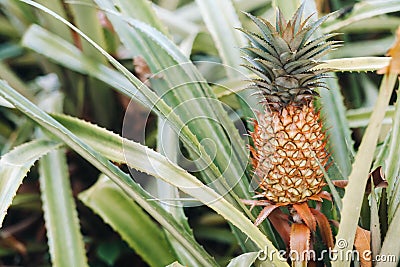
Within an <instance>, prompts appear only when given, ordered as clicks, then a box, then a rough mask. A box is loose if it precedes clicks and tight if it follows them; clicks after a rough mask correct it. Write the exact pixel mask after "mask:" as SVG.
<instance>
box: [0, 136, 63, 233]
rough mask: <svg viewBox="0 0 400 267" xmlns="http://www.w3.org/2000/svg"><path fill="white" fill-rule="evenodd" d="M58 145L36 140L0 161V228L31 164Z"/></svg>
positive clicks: (19, 147) (4, 156)
mask: <svg viewBox="0 0 400 267" xmlns="http://www.w3.org/2000/svg"><path fill="white" fill-rule="evenodd" d="M60 145H61V144H60V143H58V142H53V141H47V140H36V141H31V142H29V143H25V144H23V145H20V146H18V147H16V148H14V149H13V150H11V151H10V152H8V153H7V154H5V155H3V156H2V157H1V159H0V227H1V225H2V224H3V220H4V217H5V216H6V213H7V209H8V207H9V206H10V205H11V202H12V200H13V198H14V196H15V195H16V193H17V190H18V187H19V186H20V185H21V183H22V180H23V179H24V177H25V176H26V174H27V173H28V171H29V169H30V168H31V167H32V166H33V164H34V163H35V162H36V161H37V160H38V159H39V158H40V157H42V156H43V155H45V154H47V153H49V152H50V151H52V150H54V149H57V148H59V147H60Z"/></svg>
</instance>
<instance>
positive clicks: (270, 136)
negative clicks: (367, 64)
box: [241, 5, 338, 205]
mask: <svg viewBox="0 0 400 267" xmlns="http://www.w3.org/2000/svg"><path fill="white" fill-rule="evenodd" d="M303 8H304V6H303V5H302V6H300V8H299V9H298V10H297V11H296V13H295V14H294V15H293V18H292V19H291V20H290V21H288V22H286V21H285V19H284V18H283V16H282V14H281V13H280V12H279V10H278V12H277V22H276V27H273V26H272V25H271V24H270V23H269V22H268V21H266V20H264V19H263V18H259V17H254V16H252V15H250V14H247V15H248V16H249V17H250V19H251V20H252V21H253V22H254V23H255V24H256V25H257V27H258V28H259V30H260V33H254V32H249V31H246V30H244V29H241V31H243V32H244V33H245V35H246V36H247V37H248V39H249V40H250V43H251V45H250V46H248V47H245V48H243V49H242V50H243V52H244V54H245V55H244V59H246V61H247V62H248V63H249V64H248V65H245V67H247V68H248V69H250V70H251V71H252V72H254V73H255V74H256V75H257V76H258V77H257V78H254V79H252V80H251V84H250V86H249V87H250V88H255V89H257V90H259V92H260V94H261V97H262V99H261V101H262V103H263V104H264V107H265V108H264V112H263V113H260V114H258V118H257V120H255V122H254V132H252V133H251V134H250V135H251V138H252V140H253V143H254V145H253V147H251V152H252V156H253V167H254V174H255V175H256V177H257V178H258V179H259V187H260V188H261V189H262V193H260V194H259V195H257V197H263V198H265V199H267V200H268V201H269V202H271V203H272V204H278V205H289V204H295V203H301V202H305V201H307V200H309V199H318V197H317V195H318V193H320V192H321V189H322V187H323V186H324V185H325V183H324V179H323V177H324V174H323V171H322V169H321V167H322V168H327V162H328V158H329V153H328V152H327V150H326V141H325V137H326V134H325V131H324V130H323V127H322V120H321V117H320V112H319V111H318V110H317V109H316V108H315V107H314V99H315V97H317V96H318V92H316V89H317V88H318V87H325V84H324V83H323V82H322V81H321V79H322V78H325V77H327V74H326V72H327V71H329V70H327V69H319V70H315V69H318V68H315V67H317V66H318V65H319V64H321V62H319V61H318V59H320V58H321V57H322V56H323V55H325V54H326V53H327V52H329V51H330V50H331V49H332V48H334V47H336V46H338V44H337V42H336V41H327V39H328V38H330V37H332V36H334V35H335V34H325V35H323V36H321V37H318V38H315V39H312V40H310V38H311V36H312V34H313V33H314V32H315V30H316V29H317V28H318V27H319V26H320V25H321V24H322V23H323V22H324V21H325V20H326V19H327V17H323V18H321V19H319V20H317V21H315V22H312V23H311V22H309V20H310V17H308V18H306V19H305V20H304V21H302V13H303ZM256 205H257V204H256Z"/></svg>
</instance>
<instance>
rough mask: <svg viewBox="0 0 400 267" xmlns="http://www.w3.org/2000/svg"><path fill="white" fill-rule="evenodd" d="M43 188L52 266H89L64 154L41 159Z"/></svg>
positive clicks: (42, 196)
mask: <svg viewBox="0 0 400 267" xmlns="http://www.w3.org/2000/svg"><path fill="white" fill-rule="evenodd" d="M39 163H40V165H39V166H40V168H39V171H40V189H41V193H42V194H41V198H42V203H43V211H44V218H45V222H46V234H47V239H48V244H49V250H50V255H51V262H52V266H55V267H69V266H89V265H88V264H87V259H86V255H85V252H86V251H85V248H84V243H83V238H82V235H81V233H80V227H79V219H78V214H77V211H76V206H75V202H74V198H73V196H72V191H71V184H70V182H69V175H68V166H67V159H66V157H65V151H63V150H57V151H51V152H50V153H49V154H48V155H45V156H44V157H43V158H41V159H40V162H39Z"/></svg>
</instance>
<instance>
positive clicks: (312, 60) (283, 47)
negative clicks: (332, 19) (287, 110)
mask: <svg viewBox="0 0 400 267" xmlns="http://www.w3.org/2000/svg"><path fill="white" fill-rule="evenodd" d="M303 10H304V4H302V5H301V6H300V7H299V9H298V10H297V11H296V12H295V14H294V15H293V17H292V19H291V20H289V21H288V22H287V21H286V20H285V18H284V17H283V15H282V13H281V12H280V10H279V9H278V10H277V15H276V18H277V19H276V26H275V27H273V26H272V25H271V23H269V22H268V21H267V20H265V19H263V18H261V17H255V16H253V15H251V14H248V13H246V14H247V16H248V17H249V18H250V19H251V20H252V21H253V22H254V23H255V24H256V26H257V27H258V29H259V30H260V33H261V34H258V33H255V32H250V31H247V30H245V29H239V30H240V31H242V32H243V33H244V34H245V35H246V37H247V38H248V39H249V40H250V46H247V47H244V48H242V49H241V50H242V52H243V53H244V56H243V58H244V59H245V60H246V61H247V62H248V63H249V64H246V65H243V66H244V67H246V68H248V69H250V70H251V71H252V72H254V73H255V74H256V75H257V76H258V78H254V79H252V80H251V81H252V83H251V84H250V86H249V88H256V89H257V90H260V93H261V94H262V96H263V100H262V102H264V103H265V104H267V105H268V106H270V107H271V108H275V109H281V108H282V107H285V106H287V105H288V104H289V103H291V104H294V105H304V104H307V103H308V102H309V101H311V100H312V99H313V97H314V96H318V93H317V92H316V91H315V90H316V88H318V87H325V88H326V85H325V83H324V82H323V81H321V78H326V77H329V76H328V75H327V74H326V72H328V71H330V70H329V69H319V70H314V69H313V68H315V67H316V66H318V65H319V64H321V63H322V62H321V61H318V60H319V59H320V58H321V57H322V56H324V55H325V54H326V53H328V52H329V51H330V50H332V49H333V48H335V47H338V46H340V45H338V43H339V42H338V41H327V39H329V38H331V37H333V36H336V35H338V34H337V33H332V34H324V35H322V36H320V37H317V38H315V39H313V40H311V41H309V40H310V38H311V36H312V35H313V33H314V32H315V31H316V30H317V29H318V27H319V26H320V25H321V24H322V23H323V22H324V21H326V19H327V18H328V16H329V15H327V16H324V17H322V18H320V19H318V20H317V21H315V22H309V20H310V18H311V16H312V15H310V16H309V17H307V18H306V19H305V20H304V21H301V18H302V14H303Z"/></svg>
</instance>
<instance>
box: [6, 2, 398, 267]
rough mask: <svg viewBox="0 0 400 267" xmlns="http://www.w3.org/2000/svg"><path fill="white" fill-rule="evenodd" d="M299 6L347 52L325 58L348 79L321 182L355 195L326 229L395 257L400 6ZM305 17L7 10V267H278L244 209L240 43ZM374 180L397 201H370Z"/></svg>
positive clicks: (36, 5)
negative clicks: (263, 255)
mask: <svg viewBox="0 0 400 267" xmlns="http://www.w3.org/2000/svg"><path fill="white" fill-rule="evenodd" d="M305 2H306V13H307V14H312V13H316V14H318V15H323V14H326V13H329V12H332V11H338V12H337V13H336V14H335V15H333V16H332V17H331V18H330V19H329V20H328V21H327V22H326V23H324V24H323V25H322V27H321V29H320V33H328V32H341V33H343V34H342V35H340V36H339V37H337V38H339V39H340V40H342V41H343V42H344V46H343V47H341V48H339V49H337V50H336V51H334V52H333V53H331V54H330V55H329V58H326V62H327V64H328V67H331V68H332V69H335V70H337V71H338V72H335V73H332V75H333V76H335V77H336V78H335V79H328V80H327V83H328V86H329V88H330V90H321V92H320V94H321V100H320V101H319V105H320V107H321V110H322V112H323V114H324V118H325V120H326V125H327V126H326V127H327V130H328V132H329V140H328V143H329V147H330V150H331V153H332V159H333V166H332V167H331V168H330V169H329V172H328V173H327V175H326V179H327V182H328V183H329V184H330V185H331V183H330V182H331V181H332V180H342V179H344V180H349V184H348V187H347V188H346V193H344V190H342V189H335V188H334V187H333V186H327V190H328V191H331V193H332V194H333V196H334V198H335V204H334V205H331V204H330V203H324V206H323V211H324V214H325V215H326V216H327V217H328V218H329V219H331V220H336V221H339V222H340V225H339V227H338V228H337V227H333V231H334V234H335V235H337V240H338V239H344V240H346V242H348V247H349V248H351V247H352V246H353V243H354V235H355V232H356V228H357V225H359V226H361V227H363V228H364V229H368V230H370V233H371V244H372V247H371V249H372V253H373V255H374V256H376V255H394V256H396V259H398V258H399V256H400V242H399V240H398V238H397V235H398V232H399V225H400V211H399V209H398V206H399V202H400V187H399V183H398V178H399V175H400V164H399V162H400V161H399V153H398V147H399V142H400V108H399V106H398V104H396V99H397V91H395V90H393V89H394V88H397V87H398V82H397V74H396V73H391V74H390V73H389V72H388V71H386V72H382V73H386V74H385V75H378V74H376V72H375V71H376V70H378V69H382V68H384V67H386V66H388V64H389V61H390V58H387V57H385V53H386V52H387V51H388V49H389V48H390V47H391V46H392V45H393V43H394V41H395V31H396V29H397V27H398V26H399V25H400V17H399V11H400V2H399V1H398V0H382V1H344V0H331V1H322V0H321V1H319V0H316V1H311V0H306V1H305ZM299 4H300V1H297V0H285V1H284V0H282V1H278V0H277V1H268V0H253V1H246V0H218V1H215V0H198V1H189V0H188V1H186V0H159V1H154V2H149V1H147V0H93V1H92V0H80V1H61V0H52V1H43V0H37V1H29V0H24V1H22V0H21V1H19V0H0V79H1V81H0V97H1V98H0V104H1V106H0V149H1V152H0V153H1V159H0V225H1V229H0V236H1V239H0V265H4V266H165V265H169V264H172V263H173V262H176V263H175V264H176V265H175V266H179V265H178V262H179V263H180V264H182V265H187V266H226V265H228V264H230V266H251V265H252V264H256V265H262V264H269V263H265V262H264V263H263V262H256V258H257V255H258V252H259V251H260V249H266V248H268V249H269V250H271V251H272V250H274V249H284V245H283V242H282V240H281V237H280V236H279V235H278V234H277V232H276V231H275V230H274V229H273V228H272V226H271V225H270V224H269V223H268V221H266V222H265V223H263V224H262V225H261V226H260V227H259V228H257V227H255V226H254V225H253V224H252V221H254V219H255V218H256V217H257V214H258V212H259V211H260V209H257V208H255V209H253V210H252V211H249V209H248V207H245V206H244V205H243V204H242V203H241V201H240V199H250V198H251V197H252V196H253V194H254V193H253V191H252V190H251V188H252V187H251V178H252V177H251V171H250V169H249V167H248V166H247V165H248V157H249V153H248V151H247V148H246V143H248V140H247V139H246V135H245V133H246V131H247V130H248V129H251V125H249V124H247V120H248V119H249V118H252V117H254V114H253V113H254V110H256V109H257V108H258V107H259V106H258V103H257V99H256V98H254V97H253V96H252V93H253V92H252V91H249V90H242V89H243V88H244V87H245V85H246V82H245V81H244V80H245V79H246V75H247V73H246V71H245V70H244V69H242V68H241V67H240V64H241V63H242V60H241V58H240V51H239V49H238V48H239V47H242V46H244V45H245V44H246V39H245V38H244V36H243V35H242V34H241V33H240V31H238V30H236V29H235V28H237V27H244V28H246V29H249V28H252V27H254V26H253V25H251V23H250V21H249V20H248V18H247V17H246V16H245V15H244V14H242V13H241V12H240V11H246V12H251V13H252V14H255V15H259V16H263V17H265V18H267V19H269V20H270V21H274V16H275V7H276V6H280V8H281V9H282V11H283V13H284V15H285V16H286V17H289V16H291V15H292V13H293V12H294V10H296V8H297V7H298V6H299ZM317 34H318V33H317ZM394 49H395V50H393V51H398V50H396V49H399V48H398V46H397V48H396V47H395V48H394ZM397 54H398V52H397ZM394 55H396V53H392V56H393V57H394ZM397 56H398V55H397ZM349 58H350V59H349ZM395 60H397V61H395ZM398 60H399V58H397V59H395V58H394V59H393V61H394V62H395V63H393V61H392V68H391V69H390V71H391V72H396V68H393V66H395V64H397V66H398V64H399V63H398ZM396 62H397V63H396ZM367 71H369V72H367ZM397 72H398V69H397ZM78 118H79V119H78ZM89 122H90V123H89ZM96 125H98V126H96ZM105 129H108V130H105ZM156 151H158V152H156ZM178 166H180V167H178ZM379 166H382V169H378V170H381V172H382V174H381V175H380V176H381V177H386V179H387V182H388V186H387V188H385V189H382V188H372V190H371V193H370V194H368V195H367V194H365V185H366V184H367V180H368V179H369V177H370V176H369V173H370V172H371V171H373V170H375V169H377V168H378V167H379ZM204 184H207V186H204ZM157 198H159V199H161V200H163V201H159V200H157ZM316 239H317V240H318V239H319V240H320V237H318V236H317V237H316ZM270 260H271V261H273V262H274V263H275V264H276V265H277V266H280V265H282V266H283V265H286V264H285V263H284V262H282V261H279V259H277V257H272V258H271V259H270ZM325 264H327V265H330V263H329V261H326V262H325ZM352 264H358V263H357V262H355V263H352ZM364 264H365V263H364ZM374 264H375V263H374ZM384 264H385V266H390V265H391V266H396V264H397V263H396V262H392V263H384ZM332 265H336V266H349V265H350V262H340V261H338V262H333V263H332ZM378 265H379V263H378ZM266 266H269V265H266Z"/></svg>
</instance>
